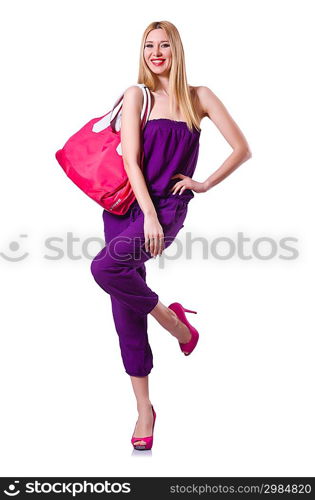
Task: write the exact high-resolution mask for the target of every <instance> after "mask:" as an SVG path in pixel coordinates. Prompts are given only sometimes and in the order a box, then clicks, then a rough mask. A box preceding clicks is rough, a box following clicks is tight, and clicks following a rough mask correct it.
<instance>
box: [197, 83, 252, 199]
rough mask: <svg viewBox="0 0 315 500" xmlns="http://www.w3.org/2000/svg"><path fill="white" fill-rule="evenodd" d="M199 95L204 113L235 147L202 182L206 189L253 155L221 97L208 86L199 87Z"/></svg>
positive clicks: (217, 182)
mask: <svg viewBox="0 0 315 500" xmlns="http://www.w3.org/2000/svg"><path fill="white" fill-rule="evenodd" d="M197 92H198V97H199V102H200V106H201V108H202V110H203V113H204V115H203V116H208V117H209V118H210V120H212V121H213V123H214V124H215V125H216V127H217V128H218V129H219V131H220V132H221V134H222V135H223V137H224V138H225V139H226V140H227V142H228V143H229V144H230V146H231V147H232V148H233V152H232V153H231V154H230V156H228V158H227V159H226V160H225V161H224V163H223V164H222V165H221V167H219V168H218V169H217V170H216V171H215V172H214V173H213V174H211V175H210V177H208V179H206V180H205V181H204V182H203V183H202V184H203V185H204V189H205V191H208V190H209V189H210V188H212V187H213V186H215V185H216V184H219V182H221V181H223V179H225V178H226V177H227V176H228V175H230V174H231V173H232V172H233V171H234V170H236V169H237V168H238V167H239V166H240V165H241V164H242V163H244V162H245V161H247V160H248V159H249V158H251V157H252V153H251V150H250V148H249V145H248V143H247V141H246V139H245V136H244V134H243V133H242V131H241V130H240V128H239V127H238V125H237V124H236V123H235V121H234V120H233V118H232V117H231V115H230V114H229V112H228V111H227V109H226V108H225V106H224V105H223V103H222V102H221V101H220V99H219V98H218V97H217V96H216V95H215V94H214V93H213V92H212V91H211V90H210V89H209V88H208V87H202V86H201V87H198V91H197Z"/></svg>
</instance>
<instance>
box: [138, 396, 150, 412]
mask: <svg viewBox="0 0 315 500" xmlns="http://www.w3.org/2000/svg"><path fill="white" fill-rule="evenodd" d="M137 410H138V413H141V412H145V411H148V410H152V404H151V401H150V400H149V399H148V400H146V401H139V402H137Z"/></svg>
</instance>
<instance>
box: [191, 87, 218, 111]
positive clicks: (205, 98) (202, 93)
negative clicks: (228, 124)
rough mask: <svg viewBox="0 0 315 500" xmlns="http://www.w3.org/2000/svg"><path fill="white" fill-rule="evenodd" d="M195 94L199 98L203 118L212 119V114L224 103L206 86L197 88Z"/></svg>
mask: <svg viewBox="0 0 315 500" xmlns="http://www.w3.org/2000/svg"><path fill="white" fill-rule="evenodd" d="M195 92H196V94H197V96H198V101H199V105H200V108H201V110H202V118H204V117H205V116H207V117H209V118H211V113H213V112H214V111H215V110H216V109H217V108H218V106H221V105H222V102H221V101H220V99H219V98H218V97H217V96H216V95H215V93H214V92H213V91H212V90H211V89H209V87H206V86H205V85H200V86H198V87H195Z"/></svg>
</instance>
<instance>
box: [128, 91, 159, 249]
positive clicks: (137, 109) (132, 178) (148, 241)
mask: <svg viewBox="0 0 315 500" xmlns="http://www.w3.org/2000/svg"><path fill="white" fill-rule="evenodd" d="M142 103H143V94H142V90H141V88H140V87H137V86H132V87H129V88H128V89H127V90H126V91H125V93H124V99H123V106H122V115H121V130H120V137H121V149H122V157H123V162H124V167H125V170H126V173H127V176H128V179H129V182H130V184H131V187H132V190H133V192H134V194H135V197H136V199H137V201H138V203H139V205H140V208H141V210H142V212H143V214H144V237H145V249H146V251H150V252H151V255H153V256H156V255H157V254H161V253H162V250H163V248H164V241H163V237H164V233H163V228H162V226H161V224H160V223H159V220H158V217H157V213H156V210H155V206H154V204H153V202H152V200H151V197H150V195H149V192H148V188H147V185H146V182H145V179H144V176H143V173H142V170H141V167H140V161H141V110H142Z"/></svg>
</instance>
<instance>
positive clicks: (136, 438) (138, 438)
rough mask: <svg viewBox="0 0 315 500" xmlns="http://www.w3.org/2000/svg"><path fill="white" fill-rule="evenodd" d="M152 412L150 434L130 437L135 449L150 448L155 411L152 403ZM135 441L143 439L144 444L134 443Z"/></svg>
mask: <svg viewBox="0 0 315 500" xmlns="http://www.w3.org/2000/svg"><path fill="white" fill-rule="evenodd" d="M152 412H153V426H152V436H147V437H132V438H131V444H132V445H133V447H134V449H135V450H151V448H152V446H153V432H154V425H155V419H156V413H155V411H154V408H153V405H152ZM137 441H145V444H134V443H136V442H137Z"/></svg>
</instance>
